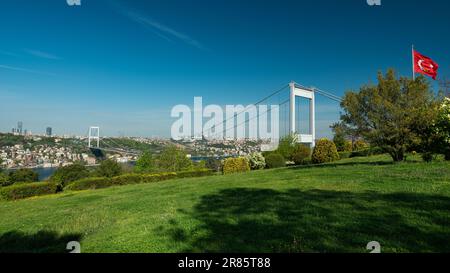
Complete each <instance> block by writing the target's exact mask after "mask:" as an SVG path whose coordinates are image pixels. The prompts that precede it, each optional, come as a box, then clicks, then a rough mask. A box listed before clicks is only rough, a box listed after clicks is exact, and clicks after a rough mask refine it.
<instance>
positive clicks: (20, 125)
mask: <svg viewBox="0 0 450 273" xmlns="http://www.w3.org/2000/svg"><path fill="white" fill-rule="evenodd" d="M22 129H23V122H22V121H19V122H17V132H18V133H19V135H21V134H22Z"/></svg>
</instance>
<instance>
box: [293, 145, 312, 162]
mask: <svg viewBox="0 0 450 273" xmlns="http://www.w3.org/2000/svg"><path fill="white" fill-rule="evenodd" d="M310 156H311V148H309V147H308V146H306V145H303V144H297V145H296V146H295V149H294V152H293V153H292V161H294V163H295V165H304V164H306V163H307V161H308V159H309V157H310Z"/></svg>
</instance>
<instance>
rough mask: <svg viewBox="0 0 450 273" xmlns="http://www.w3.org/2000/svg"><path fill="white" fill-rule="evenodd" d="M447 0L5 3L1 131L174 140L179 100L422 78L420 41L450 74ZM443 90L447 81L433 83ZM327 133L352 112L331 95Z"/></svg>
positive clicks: (336, 89) (0, 24) (250, 97)
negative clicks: (381, 77)
mask: <svg viewBox="0 0 450 273" xmlns="http://www.w3.org/2000/svg"><path fill="white" fill-rule="evenodd" d="M448 10H450V2H448V1H445V0H428V1H423V0H420V1H414V0H395V1H394V0H382V5H381V6H380V7H372V6H368V5H367V4H366V1H365V0H346V1H341V0H339V1H338V0H336V1H333V0H315V1H301V0H298V1H268V0H263V1H253V0H243V1H242V0H240V1H237V0H226V1H225V0H224V1H219V0H190V1H187V0H180V1H172V0H164V1H143V0H142V1H138V0H136V1H124V0H123V1H119V0H116V1H109V0H82V5H81V6H77V7H74V6H68V5H67V4H66V1H65V0H40V1H31V0H27V1H26V0H5V1H2V2H1V7H0V41H1V43H0V131H3V132H5V131H8V132H9V131H10V130H11V128H12V127H14V126H16V124H17V121H19V120H20V121H23V123H24V127H25V128H27V129H29V130H31V131H33V132H34V133H43V132H45V128H46V127H47V126H51V127H53V131H54V132H55V133H57V134H64V133H71V134H72V133H73V134H85V133H86V132H87V128H88V127H89V125H99V126H100V127H101V128H102V133H103V134H106V135H127V136H165V137H168V136H170V126H171V124H172V122H173V121H174V119H172V118H170V110H171V108H172V107H173V106H174V105H176V104H189V105H192V104H193V97H194V96H202V97H203V102H204V104H219V105H225V104H249V103H254V102H256V101H257V100H258V99H260V98H262V97H264V96H265V95H267V94H269V93H271V92H272V91H274V90H276V89H278V88H279V87H281V86H283V85H284V84H287V83H289V82H290V81H291V80H294V81H296V82H298V83H301V84H303V85H307V86H316V87H319V88H321V89H323V90H326V91H329V92H332V93H334V94H336V95H339V96H341V95H343V94H344V92H345V91H346V90H349V89H357V88H358V87H359V86H361V85H363V84H366V83H368V82H375V80H376V73H377V71H380V70H382V71H385V70H386V69H387V68H389V67H393V68H395V69H396V70H397V71H398V73H399V74H400V75H405V76H407V75H410V74H411V45H412V44H414V45H415V46H416V48H417V50H418V51H420V52H421V53H423V54H425V55H428V56H430V57H432V58H433V59H434V60H435V61H437V62H438V63H439V64H440V70H439V72H440V76H443V75H447V76H450V67H449V63H450V57H449V56H450V54H449V48H450V35H449V27H450V17H449V16H448ZM433 86H434V87H435V88H437V85H436V84H434V85H433ZM316 104H317V106H316V109H317V114H316V117H317V135H318V136H319V137H321V136H330V130H329V128H328V126H329V125H330V124H331V123H332V122H334V121H336V120H338V118H339V111H340V109H339V105H338V104H337V103H335V102H333V101H330V100H328V99H325V98H319V99H318V100H317V102H316Z"/></svg>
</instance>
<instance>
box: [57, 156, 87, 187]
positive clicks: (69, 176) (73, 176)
mask: <svg viewBox="0 0 450 273" xmlns="http://www.w3.org/2000/svg"><path fill="white" fill-rule="evenodd" d="M89 176H90V173H89V170H88V169H87V168H86V166H84V165H83V164H82V163H81V162H76V163H74V164H72V165H69V166H64V167H61V168H58V169H57V170H56V171H55V172H54V173H53V174H52V176H51V177H50V181H52V182H55V183H56V184H57V185H58V190H62V189H63V188H64V186H65V185H67V184H69V183H70V182H73V181H76V180H80V179H83V178H86V177H89Z"/></svg>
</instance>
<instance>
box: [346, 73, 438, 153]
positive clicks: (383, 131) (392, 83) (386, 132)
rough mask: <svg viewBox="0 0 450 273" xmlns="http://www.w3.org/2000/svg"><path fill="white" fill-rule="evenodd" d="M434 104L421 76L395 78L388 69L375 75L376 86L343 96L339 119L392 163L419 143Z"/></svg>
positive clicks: (432, 97) (428, 124)
mask: <svg viewBox="0 0 450 273" xmlns="http://www.w3.org/2000/svg"><path fill="white" fill-rule="evenodd" d="M435 103H436V99H435V96H434V94H433V92H432V91H431V90H430V86H429V83H428V81H427V80H426V79H425V77H423V76H420V77H418V78H416V80H415V81H413V80H411V79H408V78H405V77H401V78H399V79H397V77H396V75H395V72H394V70H392V69H390V70H389V71H388V72H387V73H386V74H385V75H383V74H382V73H379V74H378V84H377V85H365V86H363V87H361V88H360V90H359V92H347V93H346V94H345V97H344V100H343V102H342V103H341V107H342V108H343V109H344V113H343V115H342V116H341V120H342V121H343V122H344V124H345V125H346V126H348V127H350V128H351V129H353V130H355V131H357V132H358V133H360V134H361V135H362V136H363V137H364V139H365V140H367V141H368V142H369V144H370V145H371V146H373V147H380V148H381V149H383V151H384V152H386V153H389V154H390V155H391V157H392V158H393V160H394V161H402V160H404V159H405V153H406V151H407V150H408V149H409V148H410V147H412V146H414V145H417V144H418V143H420V134H421V133H420V132H421V131H422V130H423V129H424V128H429V127H430V122H429V120H427V118H428V116H429V113H430V112H432V111H433V109H434V104H435Z"/></svg>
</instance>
